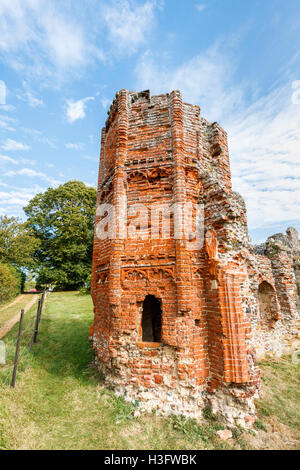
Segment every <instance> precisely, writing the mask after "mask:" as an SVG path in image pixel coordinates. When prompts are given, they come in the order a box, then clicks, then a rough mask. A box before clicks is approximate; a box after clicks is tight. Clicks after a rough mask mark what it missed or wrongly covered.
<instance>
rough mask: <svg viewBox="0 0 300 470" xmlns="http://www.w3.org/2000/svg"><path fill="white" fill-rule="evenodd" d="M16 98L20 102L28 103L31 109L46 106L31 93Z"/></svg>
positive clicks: (27, 92) (26, 92)
mask: <svg viewBox="0 0 300 470" xmlns="http://www.w3.org/2000/svg"><path fill="white" fill-rule="evenodd" d="M16 96H17V98H18V99H19V100H21V101H25V102H27V103H28V104H29V106H30V107H31V108H38V107H41V106H44V102H43V100H42V99H40V98H36V97H35V96H33V94H32V93H31V92H30V91H25V92H24V93H22V94H21V95H20V94H18V95H16Z"/></svg>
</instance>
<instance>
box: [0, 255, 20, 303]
mask: <svg viewBox="0 0 300 470" xmlns="http://www.w3.org/2000/svg"><path fill="white" fill-rule="evenodd" d="M22 282H23V279H22V273H21V272H20V271H19V270H18V269H17V268H16V267H15V266H13V265H12V264H4V263H0V304H2V303H5V302H7V301H8V300H10V299H12V298H13V297H15V296H16V295H17V294H19V293H20V291H21V286H22Z"/></svg>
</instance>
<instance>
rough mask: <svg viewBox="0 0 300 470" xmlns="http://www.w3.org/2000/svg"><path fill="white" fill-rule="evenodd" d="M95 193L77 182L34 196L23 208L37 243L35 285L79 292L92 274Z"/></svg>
mask: <svg viewBox="0 0 300 470" xmlns="http://www.w3.org/2000/svg"><path fill="white" fill-rule="evenodd" d="M96 194H97V193H96V190H95V189H94V188H91V187H88V186H86V185H85V184H84V183H82V182H80V181H68V182H67V183H65V184H62V185H61V186H59V187H58V188H55V189H53V188H49V189H48V190H47V191H45V192H44V193H39V194H37V195H36V196H35V197H34V198H33V199H32V200H31V201H30V202H29V204H28V205H27V206H26V207H25V208H24V211H25V213H26V215H27V217H28V220H27V225H28V227H29V228H30V229H31V230H32V231H33V233H34V235H35V236H36V237H37V238H38V239H39V240H40V247H39V249H38V250H37V251H36V257H37V259H38V260H39V264H40V266H39V268H38V279H37V284H38V285H42V284H48V283H56V284H57V285H58V286H59V287H60V288H61V289H78V288H80V287H82V286H83V284H84V282H85V280H86V278H87V276H88V275H89V274H90V272H91V264H92V253H93V234H94V222H95V211H96Z"/></svg>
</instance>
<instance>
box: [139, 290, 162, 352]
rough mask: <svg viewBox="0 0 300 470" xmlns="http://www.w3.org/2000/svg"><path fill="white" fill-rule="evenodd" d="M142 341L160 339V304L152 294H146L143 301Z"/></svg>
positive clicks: (157, 340) (158, 341)
mask: <svg viewBox="0 0 300 470" xmlns="http://www.w3.org/2000/svg"><path fill="white" fill-rule="evenodd" d="M142 341H145V342H149V343H152V342H153V343H160V341H161V304H160V301H159V300H158V299H157V298H156V297H154V295H147V297H146V298H145V300H144V302H143V313H142Z"/></svg>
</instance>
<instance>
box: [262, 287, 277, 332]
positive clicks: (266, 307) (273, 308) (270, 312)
mask: <svg viewBox="0 0 300 470" xmlns="http://www.w3.org/2000/svg"><path fill="white" fill-rule="evenodd" d="M257 293H258V306H259V315H260V319H259V324H260V326H261V327H262V328H265V329H270V328H274V326H275V322H276V321H277V320H279V319H280V312H279V310H280V309H279V304H278V299H277V295H276V291H275V289H274V287H273V286H272V284H270V283H269V282H267V281H265V280H263V281H262V282H261V283H260V284H259V286H258V290H257Z"/></svg>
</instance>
